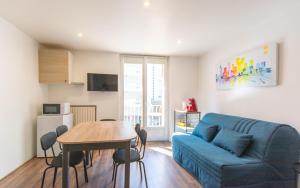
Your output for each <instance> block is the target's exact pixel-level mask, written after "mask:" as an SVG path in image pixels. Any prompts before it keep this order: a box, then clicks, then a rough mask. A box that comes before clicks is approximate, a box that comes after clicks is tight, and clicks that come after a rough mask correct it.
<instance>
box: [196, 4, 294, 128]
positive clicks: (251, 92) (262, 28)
mask: <svg viewBox="0 0 300 188" xmlns="http://www.w3.org/2000/svg"><path fill="white" fill-rule="evenodd" d="M295 2H296V1H295ZM298 2H299V1H298ZM299 4H300V3H294V4H288V3H287V4H286V5H287V7H282V10H280V11H278V12H277V13H276V15H271V18H270V19H268V20H264V21H263V22H261V23H259V24H258V25H256V26H253V27H251V26H249V28H245V30H244V31H243V33H242V34H240V35H237V36H236V37H235V38H232V39H230V40H228V41H227V42H224V43H223V45H222V46H219V47H218V48H216V49H215V50H213V51H211V52H209V53H208V54H206V55H204V56H202V57H201V58H199V100H198V101H199V107H200V110H201V111H202V112H204V113H206V112H220V113H226V114H234V115H241V116H246V117H251V118H258V119H263V120H268V121H273V122H281V123H287V124H290V125H292V126H294V127H296V128H297V129H298V130H300V118H299V117H300V116H299V107H300V99H299V96H300V82H299V81H300V79H299V73H300V72H299V71H300V62H299V61H300V58H299V49H300V34H299V33H300V22H299V17H300V12H299V8H300V6H299ZM268 42H278V43H279V85H278V86H276V87H261V88H260V87H253V88H244V89H235V90H227V91H222V90H217V89H216V84H215V71H216V69H215V68H216V64H217V63H219V62H221V61H222V60H224V59H226V58H229V57H232V56H233V55H236V54H239V53H241V52H243V51H245V50H248V49H252V48H255V47H257V46H259V45H262V44H264V43H268Z"/></svg>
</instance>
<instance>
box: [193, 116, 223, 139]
mask: <svg viewBox="0 0 300 188" xmlns="http://www.w3.org/2000/svg"><path fill="white" fill-rule="evenodd" d="M217 130H218V126H217V125H210V124H208V123H205V122H204V121H201V120H200V121H199V123H198V125H197V127H196V128H195V129H194V131H193V132H192V135H195V136H199V137H200V138H202V139H204V140H206V141H208V142H210V141H211V140H212V139H213V138H214V136H215V135H216V133H217Z"/></svg>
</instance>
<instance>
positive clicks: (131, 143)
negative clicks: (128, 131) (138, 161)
mask: <svg viewBox="0 0 300 188" xmlns="http://www.w3.org/2000/svg"><path fill="white" fill-rule="evenodd" d="M136 146H137V144H136V138H134V139H131V141H130V147H131V148H135V147H136Z"/></svg>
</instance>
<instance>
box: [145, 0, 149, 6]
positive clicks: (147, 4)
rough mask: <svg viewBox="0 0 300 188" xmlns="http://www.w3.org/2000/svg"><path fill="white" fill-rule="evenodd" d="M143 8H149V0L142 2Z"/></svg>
mask: <svg viewBox="0 0 300 188" xmlns="http://www.w3.org/2000/svg"><path fill="white" fill-rule="evenodd" d="M144 6H145V7H146V8H147V7H149V6H150V2H149V0H145V1H144Z"/></svg>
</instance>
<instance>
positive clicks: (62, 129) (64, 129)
mask: <svg viewBox="0 0 300 188" xmlns="http://www.w3.org/2000/svg"><path fill="white" fill-rule="evenodd" d="M67 131H68V127H67V126H65V125H61V126H58V127H56V135H57V137H59V136H61V135H62V134H64V133H65V132H67ZM59 148H60V150H62V146H61V144H60V143H59Z"/></svg>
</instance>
